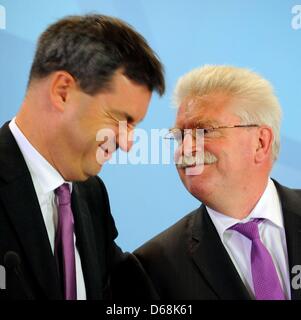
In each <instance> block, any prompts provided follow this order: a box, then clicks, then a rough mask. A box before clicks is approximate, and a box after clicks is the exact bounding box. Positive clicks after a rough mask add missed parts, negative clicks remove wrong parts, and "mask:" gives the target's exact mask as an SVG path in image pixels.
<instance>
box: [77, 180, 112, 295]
mask: <svg viewBox="0 0 301 320" xmlns="http://www.w3.org/2000/svg"><path fill="white" fill-rule="evenodd" d="M72 211H73V215H74V222H75V234H76V246H77V248H78V251H79V254H80V257H81V264H82V270H83V274H84V280H85V286H86V294H87V299H93V300H96V299H102V298H103V276H104V271H105V270H106V268H105V261H104V256H105V252H104V250H102V248H99V247H96V242H97V241H96V238H97V237H95V232H94V228H93V222H92V218H91V213H90V211H89V207H88V205H87V203H86V200H85V198H84V197H83V192H80V186H79V184H77V183H74V184H73V191H72ZM98 245H100V246H102V245H104V244H103V241H100V243H99V244H98Z"/></svg>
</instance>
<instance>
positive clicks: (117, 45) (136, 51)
mask: <svg viewBox="0 0 301 320" xmlns="http://www.w3.org/2000/svg"><path fill="white" fill-rule="evenodd" d="M118 69H120V70H122V72H123V74H124V75H125V76H127V77H128V78H129V79H131V80H133V81H134V82H136V83H138V84H141V85H145V86H147V87H148V89H149V90H150V91H154V90H155V91H157V92H158V93H159V94H160V95H163V93H164V91H165V83H164V70H163V66H162V64H161V62H160V60H159V58H158V57H157V55H156V54H155V52H154V51H153V50H152V49H151V48H150V47H149V45H148V44H147V42H146V40H145V39H144V38H143V37H142V36H141V35H140V34H139V33H138V32H136V31H135V30H134V29H133V28H132V27H131V26H130V25H129V24H127V23H125V22H123V21H122V20H120V19H117V18H114V17H109V16H104V15H99V14H93V15H84V16H68V17H65V18H63V19H61V20H59V21H57V22H56V23H54V24H52V25H50V26H49V27H48V28H47V29H46V30H45V31H44V32H43V33H42V35H41V36H40V38H39V41H38V46H37V50H36V54H35V57H34V61H33V64H32V67H31V71H30V76H29V84H30V83H31V81H32V80H34V79H41V78H44V77H46V76H48V75H49V74H51V73H52V72H54V71H59V70H61V71H63V70H64V71H67V72H68V73H70V74H71V75H72V76H73V77H74V78H75V79H76V81H77V82H78V84H79V86H80V88H81V89H82V90H83V91H84V92H86V93H88V94H90V95H94V94H96V93H98V92H100V91H102V90H103V89H108V88H109V84H110V80H111V79H112V76H113V74H114V73H115V71H117V70H118Z"/></svg>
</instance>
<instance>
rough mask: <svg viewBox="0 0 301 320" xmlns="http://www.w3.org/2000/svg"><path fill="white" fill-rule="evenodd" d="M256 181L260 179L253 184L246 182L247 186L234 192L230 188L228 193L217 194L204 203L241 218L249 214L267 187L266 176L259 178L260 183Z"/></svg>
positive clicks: (228, 214)
mask: <svg viewBox="0 0 301 320" xmlns="http://www.w3.org/2000/svg"><path fill="white" fill-rule="evenodd" d="M255 180H256V179H255ZM258 181H260V180H259V179H258V180H257V181H256V183H254V185H251V183H248V186H246V187H245V188H241V189H240V192H234V191H233V189H231V191H232V192H231V194H230V195H229V194H227V195H225V196H221V195H220V194H219V195H218V196H217V198H216V199H210V200H209V201H208V202H207V203H206V202H205V201H204V203H205V204H206V205H207V206H208V207H210V208H212V209H213V210H215V211H217V212H220V213H222V214H224V215H226V216H229V217H231V218H234V219H238V220H242V219H244V218H246V217H248V216H249V214H250V213H251V212H252V210H253V209H254V208H255V206H256V204H257V203H258V201H259V200H260V198H261V197H262V195H263V193H264V191H265V189H266V187H267V184H268V178H267V177H266V178H265V179H261V182H260V183H259V182H258Z"/></svg>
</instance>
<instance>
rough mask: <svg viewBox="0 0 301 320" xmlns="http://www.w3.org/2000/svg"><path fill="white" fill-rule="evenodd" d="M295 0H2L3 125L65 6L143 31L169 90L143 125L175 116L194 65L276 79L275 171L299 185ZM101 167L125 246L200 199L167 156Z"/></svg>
mask: <svg viewBox="0 0 301 320" xmlns="http://www.w3.org/2000/svg"><path fill="white" fill-rule="evenodd" d="M296 1H297V0H296ZM296 1H290V0H278V1H274V0H264V1H262V0H252V1H251V0H248V1H246V0H210V1H209V0H207V1H205V0H186V1H180V0H151V1H146V0H81V1H80V0H77V1H76V0H52V1H49V0H0V19H1V17H2V18H3V17H4V13H5V15H6V23H5V24H6V29H1V21H0V74H1V77H0V125H2V124H3V123H4V122H5V121H6V120H8V119H11V118H12V117H13V116H14V115H15V113H16V112H17V110H18V108H19V106H20V103H21V101H22V98H23V96H24V92H25V87H26V83H27V77H28V72H29V68H30V65H31V61H32V58H33V54H34V50H35V43H36V40H37V38H38V36H39V34H40V33H41V32H42V31H43V30H44V29H45V28H46V27H47V25H48V24H50V23H52V22H54V21H55V20H57V19H59V18H61V17H63V16H65V15H70V14H83V13H91V12H98V13H103V14H107V15H113V16H116V17H119V18H122V19H124V20H126V21H127V22H129V23H130V24H132V25H133V26H134V27H135V28H136V29H137V30H138V31H139V32H140V33H142V34H143V35H144V37H145V38H146V39H147V40H148V41H149V43H150V45H151V46H152V47H153V48H154V50H155V51H156V52H157V54H158V55H159V56H160V58H161V60H162V62H163V63H164V65H165V68H166V81H167V92H166V95H165V96H164V98H162V99H159V98H158V96H156V95H154V96H153V99H152V102H151V106H150V110H149V112H148V114H147V117H146V119H145V121H144V122H143V123H142V124H141V125H140V126H139V127H140V128H144V129H146V130H150V129H151V128H166V127H170V126H171V125H172V124H173V121H174V117H175V110H174V109H173V108H172V107H171V100H170V98H171V93H172V90H173V88H174V85H175V83H176V80H177V78H178V77H179V76H181V75H182V74H184V73H186V72H188V71H189V70H191V69H192V68H195V67H198V66H200V65H202V64H233V65H237V66H242V67H248V68H251V69H253V70H254V71H257V72H259V73H260V74H262V75H263V76H264V77H266V78H267V79H268V80H270V81H271V82H272V83H273V85H274V87H275V90H276V92H277V94H278V96H279V99H280V102H281V104H282V107H283V113H284V117H283V124H282V135H281V136H282V146H281V155H280V158H279V160H278V162H277V164H276V165H275V167H274V170H273V173H272V176H273V177H274V178H276V179H278V180H279V181H280V182H281V183H283V184H285V185H288V186H291V187H300V186H301V181H300V180H301V179H300V178H301V169H300V168H301V166H300V161H301V150H300V147H301V135H300V118H301V108H300V102H301V82H300V71H301V29H299V27H301V21H300V19H299V18H298V17H295V18H294V16H296V14H295V13H293V12H292V9H293V7H294V6H295V5H297V4H298V2H296ZM300 3H301V1H300ZM1 5H2V6H3V7H4V8H5V10H3V7H1ZM293 19H294V21H295V23H297V25H296V24H295V25H294V26H295V28H293V27H292V21H293ZM2 23H3V20H2ZM299 24H300V25H299ZM100 176H101V177H102V179H103V180H104V181H105V183H106V185H107V188H108V191H109V195H110V200H111V207H112V212H113V215H114V217H115V220H116V224H117V227H118V230H119V237H118V239H117V242H118V244H119V245H121V247H122V248H123V249H124V250H133V249H135V248H136V247H137V246H139V245H140V244H142V243H143V242H144V241H146V240H148V239H149V238H151V237H152V236H154V235H155V234H157V233H158V232H160V231H162V230H163V229H165V228H166V227H168V226H169V225H171V224H173V223H174V222H176V221H177V220H178V219H180V218H181V217H182V216H183V215H184V214H186V213H188V212H189V211H191V210H192V209H194V208H196V207H197V206H199V203H198V201H196V200H195V199H194V198H192V196H191V195H190V194H188V192H187V191H186V190H185V189H184V187H183V186H182V184H181V182H180V180H179V178H178V176H177V172H176V170H175V168H174V167H173V165H172V164H171V165H162V164H161V165H150V164H149V165H117V166H116V165H105V166H104V168H103V170H102V172H101V173H100ZM24 214H26V212H24Z"/></svg>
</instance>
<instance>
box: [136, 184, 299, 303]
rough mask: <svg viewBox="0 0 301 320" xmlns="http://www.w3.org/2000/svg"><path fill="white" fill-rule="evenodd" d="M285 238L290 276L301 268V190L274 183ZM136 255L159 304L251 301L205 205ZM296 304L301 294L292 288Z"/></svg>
mask: <svg viewBox="0 0 301 320" xmlns="http://www.w3.org/2000/svg"><path fill="white" fill-rule="evenodd" d="M274 183H275V185H276V188H277V191H278V194H279V196H280V200H281V204H282V210H283V216H284V226H285V232H286V240H287V249H288V258H289V269H290V270H289V272H290V276H291V279H292V278H293V277H294V276H296V274H292V273H291V271H292V268H293V266H295V265H301V190H292V189H289V188H286V187H283V186H281V185H280V184H278V183H277V182H276V181H274ZM134 254H135V255H136V257H137V258H138V259H139V260H140V262H141V264H142V265H143V267H144V268H145V271H146V273H147V274H148V275H149V277H150V279H151V281H152V282H153V284H154V287H155V289H156V290H157V292H158V294H159V296H160V298H161V299H205V300H208V299H210V300H211V299H226V300H244V299H251V297H250V295H249V293H248V291H247V289H246V288H245V286H244V284H243V282H242V280H241V278H240V276H239V274H238V272H237V271H236V268H235V267H234V265H233V263H232V260H231V258H230V257H229V255H228V253H227V251H226V249H225V248H224V246H223V244H222V242H221V240H220V238H219V235H218V233H217V231H216V229H215V227H214V225H213V223H212V221H211V219H210V216H209V215H208V212H207V210H206V208H205V206H204V205H202V206H201V207H200V208H198V209H197V210H195V211H193V212H191V213H190V214H188V215H187V216H185V217H184V218H183V219H181V220H180V221H178V222H177V223H176V224H175V225H173V226H171V227H170V228H169V229H167V230H165V231H164V232H162V233H161V234H159V235H158V236H156V237H155V238H153V239H152V240H150V241H148V242H147V243H145V244H144V245H143V246H141V247H140V248H138V249H137V250H136V251H135V252H134ZM291 296H292V299H301V289H298V290H294V289H293V288H291Z"/></svg>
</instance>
